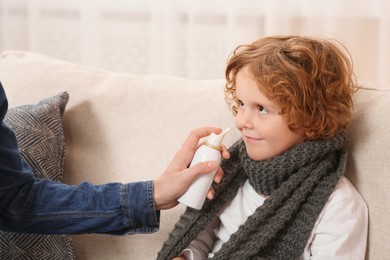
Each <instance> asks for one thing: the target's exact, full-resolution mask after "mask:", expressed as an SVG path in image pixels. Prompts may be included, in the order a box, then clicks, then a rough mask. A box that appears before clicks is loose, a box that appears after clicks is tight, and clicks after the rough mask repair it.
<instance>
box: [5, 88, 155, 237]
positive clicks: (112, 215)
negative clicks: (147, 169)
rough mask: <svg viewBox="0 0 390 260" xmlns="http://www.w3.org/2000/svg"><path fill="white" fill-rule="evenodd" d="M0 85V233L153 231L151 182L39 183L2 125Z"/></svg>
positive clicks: (153, 216) (121, 232)
mask: <svg viewBox="0 0 390 260" xmlns="http://www.w3.org/2000/svg"><path fill="white" fill-rule="evenodd" d="M7 109H8V104H7V99H6V96H5V93H4V90H3V88H2V86H1V83H0V229H1V230H4V231H11V232H24V233H39V234H80V233H106V234H116V235H124V234H134V233H148V232H154V231H157V230H158V228H159V217H160V216H159V212H158V211H156V210H155V207H154V199H153V182H152V181H146V182H135V183H127V184H121V183H109V184H105V185H92V184H91V183H87V182H85V183H81V184H79V185H74V186H72V185H67V184H63V183H59V182H54V181H49V180H45V179H38V178H35V177H34V176H33V173H32V169H31V167H30V166H29V165H28V164H27V163H26V162H25V161H24V160H23V159H22V158H21V155H20V152H19V148H18V145H17V141H16V138H15V135H14V133H13V132H12V130H11V129H10V128H8V127H7V126H6V125H4V124H3V119H4V116H5V114H6V112H7Z"/></svg>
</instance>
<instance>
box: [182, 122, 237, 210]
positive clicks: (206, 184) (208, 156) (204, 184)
mask: <svg viewBox="0 0 390 260" xmlns="http://www.w3.org/2000/svg"><path fill="white" fill-rule="evenodd" d="M229 130H230V128H226V129H225V130H224V131H223V132H222V133H220V134H219V135H216V134H214V133H212V134H211V135H209V137H208V139H207V141H206V142H205V143H204V144H203V145H201V146H200V147H199V148H198V149H197V150H196V152H195V155H194V158H193V159H192V162H191V164H190V167H191V166H192V165H195V164H197V163H199V162H207V161H216V162H217V163H218V164H219V163H220V162H221V143H222V140H223V138H224V136H225V134H226V133H227V132H228V131H229ZM216 172H217V169H216V170H214V171H213V172H211V173H206V174H201V175H199V176H198V178H197V179H196V180H195V181H194V183H192V185H191V186H190V187H189V188H188V190H187V191H186V192H185V193H184V194H183V195H181V196H180V197H179V199H178V201H179V202H180V203H183V204H185V205H187V206H189V207H191V208H194V209H201V208H202V206H203V203H204V201H205V199H206V196H207V193H208V191H209V189H210V187H211V184H212V183H213V179H214V175H215V174H216Z"/></svg>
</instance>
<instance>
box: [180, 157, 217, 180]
mask: <svg viewBox="0 0 390 260" xmlns="http://www.w3.org/2000/svg"><path fill="white" fill-rule="evenodd" d="M217 168H218V163H217V162H216V161H207V162H199V163H197V164H195V165H193V166H191V167H190V168H188V169H186V170H185V171H184V172H185V174H183V175H184V176H185V179H186V180H185V182H186V183H188V185H191V183H193V182H194V181H195V180H196V178H197V177H198V176H199V175H201V174H207V173H211V172H212V171H214V170H216V169H217Z"/></svg>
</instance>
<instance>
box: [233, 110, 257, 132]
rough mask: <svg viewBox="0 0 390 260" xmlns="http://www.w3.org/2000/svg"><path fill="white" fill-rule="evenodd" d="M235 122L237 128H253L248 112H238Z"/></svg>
mask: <svg viewBox="0 0 390 260" xmlns="http://www.w3.org/2000/svg"><path fill="white" fill-rule="evenodd" d="M235 121H236V126H237V128H252V126H253V123H252V116H251V113H250V111H247V110H244V109H243V110H241V111H240V110H239V111H238V113H237V115H236V118H235Z"/></svg>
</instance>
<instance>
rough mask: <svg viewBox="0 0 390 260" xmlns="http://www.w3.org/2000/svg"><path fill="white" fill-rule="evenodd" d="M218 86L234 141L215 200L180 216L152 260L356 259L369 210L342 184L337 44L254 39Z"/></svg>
mask: <svg viewBox="0 0 390 260" xmlns="http://www.w3.org/2000/svg"><path fill="white" fill-rule="evenodd" d="M226 79H227V84H226V88H225V96H226V100H227V102H228V104H229V106H230V108H231V110H232V111H233V114H234V115H235V123H236V126H237V128H238V129H239V130H240V132H241V135H242V138H241V139H240V140H239V141H237V142H236V143H235V144H234V145H233V146H232V147H231V148H230V149H229V152H230V159H229V160H223V162H222V163H221V167H222V169H223V171H224V179H223V180H222V183H221V184H220V185H218V186H217V187H215V188H216V190H215V195H214V200H213V201H207V202H206V203H205V205H204V206H203V208H202V209H201V210H200V211H196V210H193V209H190V208H187V210H186V212H185V213H184V214H183V215H182V216H181V219H180V220H179V222H178V223H177V224H176V226H175V228H174V230H173V231H172V232H171V234H170V236H169V238H168V240H167V241H166V242H165V243H164V245H163V248H162V250H161V251H160V252H159V255H158V259H172V258H173V259H205V258H212V259H364V256H365V248H366V242H367V227H368V213H367V206H366V204H365V203H364V201H363V199H362V198H361V196H360V195H359V193H358V192H357V191H356V189H355V188H354V187H353V185H352V184H351V183H350V182H349V181H348V180H347V179H346V178H345V177H343V174H344V171H345V166H346V160H347V154H346V151H345V148H344V147H345V143H346V138H345V136H344V129H345V128H346V126H347V125H348V123H349V121H350V118H351V113H352V112H351V111H352V105H353V103H352V95H353V93H354V91H355V82H354V75H353V71H352V64H351V63H350V61H349V59H348V57H347V56H346V55H345V54H344V53H343V52H342V50H341V49H340V48H339V45H338V44H336V43H335V42H333V41H331V40H325V39H315V38H310V37H300V36H275V37H266V38H262V39H260V40H258V41H255V42H254V43H252V44H250V45H243V46H239V47H238V48H237V49H236V50H235V51H234V53H233V55H232V56H231V58H230V60H229V62H228V65H227V69H226ZM175 257H176V258H175Z"/></svg>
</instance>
